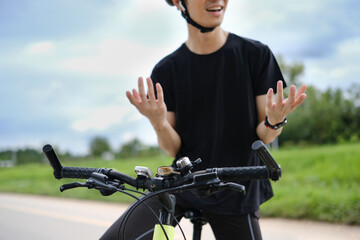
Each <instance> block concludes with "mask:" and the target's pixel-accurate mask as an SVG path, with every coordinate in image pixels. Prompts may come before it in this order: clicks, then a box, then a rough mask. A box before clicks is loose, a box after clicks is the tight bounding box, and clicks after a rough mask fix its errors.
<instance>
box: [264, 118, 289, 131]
mask: <svg viewBox="0 0 360 240" xmlns="http://www.w3.org/2000/svg"><path fill="white" fill-rule="evenodd" d="M286 123H287V119H286V117H285V119H284V120H283V121H282V122H278V123H276V124H271V123H270V122H269V119H268V116H265V121H264V124H265V126H266V127H267V128H271V129H273V130H277V129H279V128H281V127H283V126H284V125H285V124H286Z"/></svg>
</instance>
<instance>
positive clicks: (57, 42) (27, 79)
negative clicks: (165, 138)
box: [0, 0, 360, 224]
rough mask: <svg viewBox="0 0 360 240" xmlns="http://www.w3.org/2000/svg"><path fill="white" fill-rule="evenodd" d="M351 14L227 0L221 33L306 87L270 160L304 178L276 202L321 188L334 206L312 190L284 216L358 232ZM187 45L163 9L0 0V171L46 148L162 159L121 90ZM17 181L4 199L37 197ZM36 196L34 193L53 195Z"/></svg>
mask: <svg viewBox="0 0 360 240" xmlns="http://www.w3.org/2000/svg"><path fill="white" fill-rule="evenodd" d="M359 12H360V2H359V1H358V0H318V1H312V0H303V1H286V2H284V1H280V0H274V1H266V0H258V1H250V0H232V1H229V4H228V9H227V13H226V15H225V20H224V23H223V28H224V29H226V30H228V31H230V32H233V33H235V34H237V35H240V36H244V37H248V38H252V39H256V40H259V41H261V42H263V43H265V44H267V45H268V46H269V47H270V48H271V49H272V51H273V52H274V54H275V55H276V56H277V59H278V61H279V63H280V65H281V68H282V70H283V72H284V75H285V77H286V79H287V81H288V83H292V84H295V85H298V86H300V85H301V84H306V85H308V91H307V94H308V98H307V100H306V103H304V104H303V105H302V106H301V107H299V109H297V111H296V112H294V113H293V114H291V115H290V116H289V117H288V120H289V124H288V125H287V126H286V130H284V132H283V134H282V135H281V137H280V138H279V141H278V143H279V145H280V151H279V152H277V153H275V154H278V155H279V156H278V157H279V159H280V162H282V164H283V165H284V167H285V170H287V171H288V173H289V172H291V171H293V173H294V174H293V175H292V176H297V175H296V173H299V171H300V169H301V167H300V166H299V165H291V162H290V161H289V163H288V164H287V161H288V160H291V158H293V157H294V156H296V157H298V158H299V161H298V162H297V163H299V162H301V163H302V164H303V167H304V169H305V170H304V172H301V174H299V175H298V176H297V177H298V178H294V179H293V182H291V183H288V185H286V184H285V185H283V186H284V192H282V190H278V193H279V194H278V195H280V197H281V195H289V194H288V192H286V191H285V190H286V189H285V188H288V190H291V189H294V187H295V185H296V186H298V185H297V184H299V185H300V184H301V183H306V184H308V185H312V186H313V187H314V186H316V184H319V185H318V187H319V188H321V189H329V191H328V198H329V202H330V204H328V205H326V204H325V205H324V204H323V205H321V203H322V202H323V200H324V195H326V194H325V193H323V192H321V191H318V189H317V190H314V189H311V190H309V192H306V191H304V192H305V193H304V194H305V195H304V196H303V197H304V198H301V199H306V201H307V200H308V202H306V201H304V200H301V201H299V202H302V203H303V205H301V206H300V205H299V206H297V205H296V206H297V209H298V210H299V211H300V212H299V213H298V215H296V214H295V213H294V216H290V215H289V214H288V215H286V214H285V215H284V216H288V217H304V216H305V217H307V216H309V215H310V218H311V216H312V215H311V214H313V213H312V212H311V213H310V212H306V211H308V210H309V209H314V206H322V207H323V209H322V211H323V212H327V213H329V212H333V211H335V212H334V214H332V217H333V218H332V220H331V221H342V222H346V223H357V224H359V223H360V220H359V213H360V204H359V202H360V200H359V195H360V190H359V189H360V176H359V174H360V173H359V172H360V165H359V155H360V152H359V151H360V150H359V149H360V144H359V138H360V79H359V76H360V25H359V22H360V15H359ZM186 39H187V28H186V24H185V21H184V19H183V18H182V17H181V16H180V12H179V11H177V10H176V9H175V8H174V7H170V6H168V5H167V4H166V3H165V1H163V0H153V1H150V0H131V1H123V0H117V1H116V0H107V1H103V0H92V1H88V0H76V1H73V0H62V1H46V0H32V1H28V0H16V1H14V0H0V83H1V85H0V164H1V166H2V167H11V166H14V165H15V166H19V168H18V169H17V171H20V166H21V165H22V164H26V163H28V164H30V163H39V162H40V163H41V162H42V161H43V156H42V155H41V148H42V146H43V145H44V144H46V143H50V144H52V145H54V146H56V148H57V149H58V151H59V153H60V154H61V156H63V157H66V159H80V158H81V159H82V158H85V159H86V158H89V156H90V157H91V158H92V159H93V158H97V159H101V160H103V159H107V160H113V159H116V160H118V159H127V158H132V157H136V158H138V157H148V156H162V157H164V156H163V153H161V151H160V150H159V149H158V148H157V146H156V136H155V133H154V131H153V129H152V127H151V125H150V124H149V122H148V120H147V119H145V118H144V117H143V116H141V115H140V114H139V113H138V112H137V110H136V109H135V108H134V107H133V106H131V104H130V103H129V102H128V100H127V98H126V96H125V91H126V90H131V89H132V88H136V87H137V78H138V77H139V76H143V77H146V76H149V75H150V74H151V71H152V68H153V66H154V65H155V64H156V63H157V62H158V61H159V60H161V59H162V58H163V57H164V56H166V55H167V54H169V53H171V52H172V51H174V50H175V49H176V48H178V47H179V46H180V45H181V44H182V43H183V42H184V41H186ZM335 146H336V147H335ZM303 148H306V149H310V150H308V151H305V152H304V151H302V150H301V149H303ZM281 149H284V150H283V151H281ZM299 149H300V150H299ZM294 151H295V152H294ZM332 151H335V152H332ZM299 153H302V154H303V155H300V154H299ZM326 154H330V155H331V156H332V157H333V158H329V155H326ZM304 159H307V160H306V161H304ZM339 159H341V161H339ZM99 161H100V160H99ZM319 161H320V163H319ZM344 161H348V162H344ZM124 162H125V160H124ZM96 164H98V165H103V164H104V163H99V162H97V163H96ZM318 164H320V165H318ZM321 164H322V165H321ZM27 166H28V167H29V166H33V165H27ZM34 166H35V167H34V169H35V168H36V169H39V168H40V167H39V166H38V165H34ZM131 166H132V165H131ZM287 166H288V169H286V167H287ZM309 166H315V168H313V169H312V170H311V171H310V170H309ZM320 166H321V167H320ZM329 166H331V167H329ZM344 166H345V168H344ZM323 167H324V169H328V172H326V173H324V172H322V169H323ZM344 169H347V170H344ZM11 171H12V170H5V169H4V168H0V172H2V176H4V179H5V176H6V174H9V175H8V176H14V175H15V172H11ZM23 171H24V172H27V171H28V169H27V170H26V169H25V170H23ZM45 171H46V173H45ZM319 172H322V173H324V174H325V175H319ZM48 173H49V175H51V171H49V169H46V170H44V173H43V174H44V176H45V175H46V174H48ZM11 174H12V175H11ZM0 175H1V174H0ZM40 175H41V174H40ZM47 177H48V175H46V177H44V178H47ZM50 178H51V176H50ZM299 179H302V180H303V181H302V182H301V181H299ZM0 180H1V179H0ZM291 180H292V179H291V178H290V179H289V178H288V180H284V181H291ZM4 181H5V180H4ZM19 181H20V182H16V183H14V185H11V186H10V185H8V184H6V185H5V184H2V185H1V184H0V191H18V192H21V191H23V192H27V193H34V192H32V190H29V189H27V188H26V185H27V184H26V181H28V179H26V178H25V179H22V180H19ZM285 183H286V182H285ZM342 183H345V185H339V184H342ZM294 184H295V185H294ZM24 186H25V187H24ZM41 186H42V185H41ZM339 186H340V187H339ZM40 188H42V189H43V191H40V192H36V193H38V194H50V193H49V192H46V191H45V190H44V189H46V188H45V187H40ZM21 189H22V190H21ZM334 189H335V190H336V191H337V190H339V189H340V190H339V191H344V192H348V193H349V194H350V195H348V197H347V198H346V199H345V200H344V199H343V198H342V197H339V196H343V195H344V194H345V193H343V192H341V193H339V192H338V191H337V193H338V194H337V196H338V197H337V198H334V195H333V193H334V191H335V190H334ZM314 194H315V195H314ZM309 196H312V197H313V198H311V197H310V198H309ZM296 198H299V196H293V199H296ZM293 199H292V200H293ZM312 199H317V200H316V201H315V202H313V201H312ZM292 200H289V201H288V204H289V205H290V206H294V202H293V201H292ZM277 202H279V201H277ZM344 202H346V204H345V203H344ZM280 204H284V203H283V202H280ZM299 204H300V203H299ZM314 204H315V205H314ZM316 204H320V205H316ZM341 204H342V205H344V206H343V207H344V208H341V206H342V205H341ZM305 205H306V206H305ZM283 206H284V205H282V206H280V205H279V208H280V209H281V208H282V207H283ZM339 206H340V207H339ZM268 209H269V211H268V214H269V215H272V214H276V213H275V212H276V211H277V210H276V208H274V207H271V208H270V207H268ZM270 209H275V210H274V211H272V212H271V210H270ZM309 211H310V210H309ZM265 212H266V211H265ZM277 212H279V211H277ZM349 214H350V215H351V216H350V217H349ZM334 216H335V217H334ZM344 216H345V217H346V219H347V220H340V219H344ZM318 219H320V220H329V217H328V216H327V215H326V214H325V215H324V216H322V217H318Z"/></svg>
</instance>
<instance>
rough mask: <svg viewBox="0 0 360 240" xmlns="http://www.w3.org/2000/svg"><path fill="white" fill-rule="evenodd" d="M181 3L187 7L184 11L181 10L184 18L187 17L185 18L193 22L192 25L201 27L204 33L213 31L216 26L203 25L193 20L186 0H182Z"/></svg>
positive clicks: (190, 22)
mask: <svg viewBox="0 0 360 240" xmlns="http://www.w3.org/2000/svg"><path fill="white" fill-rule="evenodd" d="M181 3H182V5H183V7H184V8H185V9H184V11H181V15H182V16H183V18H185V20H186V21H187V22H188V23H189V24H191V25H192V26H194V27H196V28H198V29H200V32H202V33H207V32H211V31H213V30H214V29H215V28H214V27H204V26H201V25H200V24H198V23H197V22H195V21H194V20H192V18H191V17H190V15H189V11H188V10H187V7H186V5H185V1H184V0H181Z"/></svg>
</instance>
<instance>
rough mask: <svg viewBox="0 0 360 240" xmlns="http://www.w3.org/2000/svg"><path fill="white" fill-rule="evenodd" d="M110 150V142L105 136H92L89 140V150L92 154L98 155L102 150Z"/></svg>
mask: <svg viewBox="0 0 360 240" xmlns="http://www.w3.org/2000/svg"><path fill="white" fill-rule="evenodd" d="M109 151H111V147H110V144H109V142H108V140H107V139H106V138H105V137H100V136H97V137H94V138H93V139H92V140H91V141H90V152H91V154H92V155H93V156H96V157H100V156H101V154H103V153H104V152H109Z"/></svg>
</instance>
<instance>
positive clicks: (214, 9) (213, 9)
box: [207, 7, 222, 11]
mask: <svg viewBox="0 0 360 240" xmlns="http://www.w3.org/2000/svg"><path fill="white" fill-rule="evenodd" d="M221 9H222V7H213V8H208V9H207V10H209V11H220V10H221Z"/></svg>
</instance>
